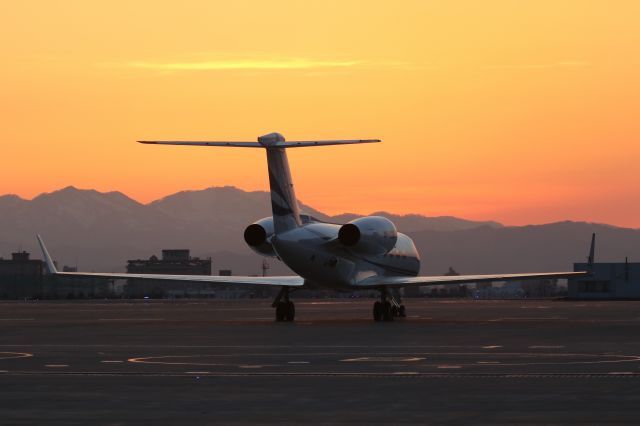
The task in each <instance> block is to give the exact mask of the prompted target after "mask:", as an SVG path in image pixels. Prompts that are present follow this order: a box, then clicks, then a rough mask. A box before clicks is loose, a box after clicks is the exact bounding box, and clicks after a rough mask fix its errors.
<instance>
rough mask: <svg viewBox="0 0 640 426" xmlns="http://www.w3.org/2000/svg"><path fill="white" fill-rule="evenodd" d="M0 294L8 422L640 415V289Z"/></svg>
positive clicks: (607, 419) (1, 385)
mask: <svg viewBox="0 0 640 426" xmlns="http://www.w3.org/2000/svg"><path fill="white" fill-rule="evenodd" d="M372 303H373V301H372V300H369V299H366V300H363V299H355V300H297V301H296V310H297V321H296V322H295V323H274V322H273V319H272V317H273V312H272V309H271V307H270V303H269V301H266V300H238V301H197V300H196V301H150V302H142V301H136V302H127V301H90V302H80V301H73V302H27V303H25V302H2V303H0V424H2V425H9V424H33V423H36V424H83V425H85V424H129V423H138V422H147V423H149V424H211V423H215V422H219V423H227V424H229V423H238V424H247V423H249V424H250V423H290V424H301V423H328V424H330V423H339V422H352V423H358V424H370V423H387V424H398V423H415V424H439V425H466V424H486V425H494V424H506V423H518V424H593V425H601V424H604V423H616V424H621V423H625V424H627V423H628V424H638V422H639V421H640V420H639V418H640V302H566V301H551V300H549V301H535V300H530V301H471V300H455V301H449V300H416V299H408V300H406V305H407V311H408V318H406V319H404V320H397V321H395V322H392V323H374V322H373V320H372V319H371V306H372Z"/></svg>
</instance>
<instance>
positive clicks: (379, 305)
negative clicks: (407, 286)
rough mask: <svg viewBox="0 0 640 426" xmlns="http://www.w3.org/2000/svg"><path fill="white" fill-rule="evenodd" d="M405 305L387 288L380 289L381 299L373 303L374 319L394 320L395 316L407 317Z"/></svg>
mask: <svg viewBox="0 0 640 426" xmlns="http://www.w3.org/2000/svg"><path fill="white" fill-rule="evenodd" d="M406 316H407V314H406V310H405V307H404V305H402V304H400V298H398V300H396V299H395V298H394V297H393V295H392V294H391V293H389V291H388V290H387V289H386V288H382V289H381V290H380V300H379V301H377V302H376V303H374V304H373V320H374V321H376V322H378V321H393V319H394V318H396V317H399V318H404V317H406Z"/></svg>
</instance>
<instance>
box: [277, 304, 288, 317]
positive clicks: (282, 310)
mask: <svg viewBox="0 0 640 426" xmlns="http://www.w3.org/2000/svg"><path fill="white" fill-rule="evenodd" d="M286 320H287V304H286V303H285V302H278V304H277V305H276V321H278V322H281V321H286Z"/></svg>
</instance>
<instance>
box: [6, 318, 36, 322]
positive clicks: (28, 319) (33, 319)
mask: <svg viewBox="0 0 640 426" xmlns="http://www.w3.org/2000/svg"><path fill="white" fill-rule="evenodd" d="M35 320H36V319H35V318H0V321H35Z"/></svg>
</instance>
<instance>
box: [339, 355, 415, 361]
mask: <svg viewBox="0 0 640 426" xmlns="http://www.w3.org/2000/svg"><path fill="white" fill-rule="evenodd" d="M423 359H424V358H420V357H411V358H405V357H370V356H363V357H359V358H346V359H341V360H340V361H341V362H416V361H422V360H423Z"/></svg>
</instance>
